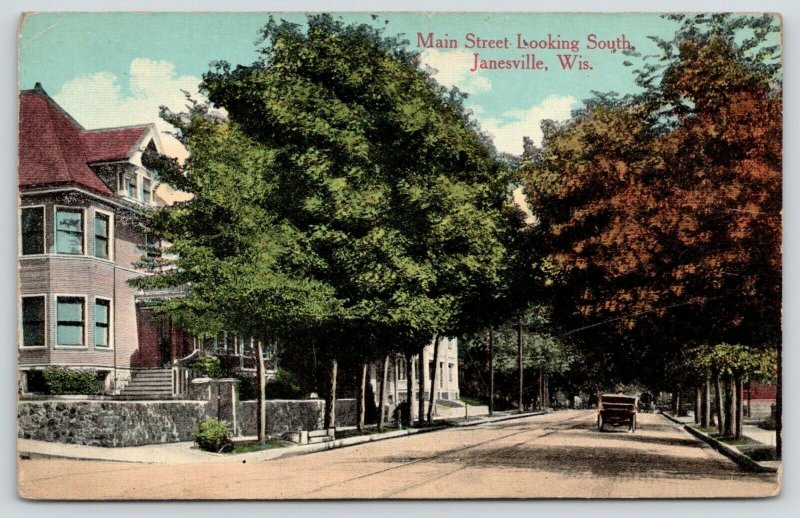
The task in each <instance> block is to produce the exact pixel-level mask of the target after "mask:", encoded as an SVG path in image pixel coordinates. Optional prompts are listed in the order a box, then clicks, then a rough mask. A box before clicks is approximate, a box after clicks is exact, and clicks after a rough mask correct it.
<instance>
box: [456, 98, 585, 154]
mask: <svg viewBox="0 0 800 518" xmlns="http://www.w3.org/2000/svg"><path fill="white" fill-rule="evenodd" d="M577 102H578V101H577V99H575V98H574V97H572V96H571V95H565V96H560V95H551V96H549V97H547V98H546V99H545V100H544V101H542V102H541V103H539V104H536V105H534V106H531V107H530V108H526V109H515V110H509V111H507V112H505V113H504V114H503V117H502V118H500V119H498V118H492V117H482V116H481V115H482V113H484V112H483V109H482V107H479V108H481V111H480V112H479V111H478V110H476V107H474V106H473V107H472V109H473V111H474V112H475V115H476V117H477V118H478V120H479V121H480V125H481V129H482V130H483V131H485V132H487V133H488V134H489V135H491V136H492V140H493V141H494V145H495V147H496V148H497V150H498V151H501V152H505V153H511V154H512V155H521V154H522V138H523V137H530V138H531V139H532V140H533V142H534V144H536V145H537V146H538V145H541V143H542V137H543V135H542V128H541V123H542V121H543V120H546V119H552V120H556V121H560V120H565V119H568V118H569V115H570V112H571V111H572V108H573V107H574V106H575V104H576V103H577Z"/></svg>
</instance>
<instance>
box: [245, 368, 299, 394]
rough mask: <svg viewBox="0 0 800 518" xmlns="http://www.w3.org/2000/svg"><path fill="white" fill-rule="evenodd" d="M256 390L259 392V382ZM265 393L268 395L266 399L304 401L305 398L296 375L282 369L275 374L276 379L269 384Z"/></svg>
mask: <svg viewBox="0 0 800 518" xmlns="http://www.w3.org/2000/svg"><path fill="white" fill-rule="evenodd" d="M255 390H256V391H257V390H258V381H256V385H255ZM264 392H265V394H266V395H265V397H264V399H302V397H303V392H302V391H301V390H300V384H299V383H298V382H297V379H296V378H295V377H294V375H293V374H292V373H290V372H288V371H285V370H281V369H278V372H276V373H275V379H272V380H270V381H268V382H267V386H266V388H265V389H264Z"/></svg>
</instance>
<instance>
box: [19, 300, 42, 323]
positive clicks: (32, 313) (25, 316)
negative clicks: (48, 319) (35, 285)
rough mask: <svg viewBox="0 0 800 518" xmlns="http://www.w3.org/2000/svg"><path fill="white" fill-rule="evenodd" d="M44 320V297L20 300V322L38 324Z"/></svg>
mask: <svg viewBox="0 0 800 518" xmlns="http://www.w3.org/2000/svg"><path fill="white" fill-rule="evenodd" d="M42 320H44V297H25V298H23V299H22V321H23V322H40V321H42Z"/></svg>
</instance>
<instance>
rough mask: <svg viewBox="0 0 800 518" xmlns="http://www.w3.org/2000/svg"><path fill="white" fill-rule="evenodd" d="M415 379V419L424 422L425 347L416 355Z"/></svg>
mask: <svg viewBox="0 0 800 518" xmlns="http://www.w3.org/2000/svg"><path fill="white" fill-rule="evenodd" d="M417 380H418V381H419V383H418V385H419V408H418V409H417V410H418V411H419V415H418V416H417V420H418V421H419V423H420V424H422V423H424V422H425V349H422V350H421V351H420V352H419V354H418V355H417Z"/></svg>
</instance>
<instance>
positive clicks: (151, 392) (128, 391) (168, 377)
mask: <svg viewBox="0 0 800 518" xmlns="http://www.w3.org/2000/svg"><path fill="white" fill-rule="evenodd" d="M120 395H122V396H146V397H153V396H163V397H172V369H143V370H138V371H134V372H133V374H132V376H131V381H130V382H129V383H128V384H127V385H125V387H124V388H123V389H122V391H121V392H120Z"/></svg>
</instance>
